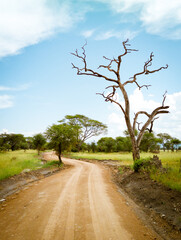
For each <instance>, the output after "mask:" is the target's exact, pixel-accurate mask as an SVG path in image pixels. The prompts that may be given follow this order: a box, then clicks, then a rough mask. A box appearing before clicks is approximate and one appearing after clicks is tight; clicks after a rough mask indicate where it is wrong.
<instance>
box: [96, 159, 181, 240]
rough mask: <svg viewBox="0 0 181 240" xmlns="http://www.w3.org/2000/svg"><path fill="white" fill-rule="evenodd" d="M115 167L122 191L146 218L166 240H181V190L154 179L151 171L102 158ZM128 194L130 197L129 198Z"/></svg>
mask: <svg viewBox="0 0 181 240" xmlns="http://www.w3.org/2000/svg"><path fill="white" fill-rule="evenodd" d="M99 163H101V164H103V165H104V166H106V167H108V168H109V169H110V170H111V174H112V179H113V181H114V182H115V183H116V184H117V186H118V189H119V191H120V192H121V193H122V194H123V195H124V197H125V198H126V199H127V201H128V202H129V199H131V200H132V201H131V204H132V206H133V207H134V209H135V212H136V213H137V214H138V216H139V217H140V218H141V219H142V220H143V221H146V222H148V224H149V225H150V226H151V227H152V228H153V229H154V230H155V231H156V232H157V233H158V234H160V235H161V236H162V237H163V239H166V240H180V239H181V192H178V191H174V190H172V189H170V188H168V187H165V186H163V185H162V184H159V183H157V182H155V181H153V180H151V179H150V178H149V176H148V174H143V173H142V174H141V173H134V172H133V171H132V170H131V169H130V168H129V167H122V173H121V174H120V171H119V168H120V165H119V162H116V161H110V160H109V161H106V160H105V161H99ZM127 197H128V198H127Z"/></svg>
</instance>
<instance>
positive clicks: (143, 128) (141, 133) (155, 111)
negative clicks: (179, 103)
mask: <svg viewBox="0 0 181 240" xmlns="http://www.w3.org/2000/svg"><path fill="white" fill-rule="evenodd" d="M168 108H169V106H161V107H157V108H156V109H155V110H153V112H152V113H151V114H150V117H149V118H148V120H147V121H146V123H145V124H144V125H143V127H142V129H141V131H140V134H139V136H138V138H137V144H138V146H139V144H140V142H141V139H142V136H143V134H144V131H145V130H146V129H147V127H148V126H149V125H150V124H151V122H152V121H153V119H154V117H155V116H156V115H158V114H163V113H169V111H167V110H165V109H168Z"/></svg>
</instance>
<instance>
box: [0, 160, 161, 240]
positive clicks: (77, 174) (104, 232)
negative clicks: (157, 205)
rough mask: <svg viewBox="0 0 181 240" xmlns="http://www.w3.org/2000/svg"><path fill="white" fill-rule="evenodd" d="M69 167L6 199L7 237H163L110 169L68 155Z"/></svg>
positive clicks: (3, 225) (0, 229)
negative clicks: (130, 200)
mask: <svg viewBox="0 0 181 240" xmlns="http://www.w3.org/2000/svg"><path fill="white" fill-rule="evenodd" d="M64 162H65V164H67V165H71V166H72V167H71V168H69V169H65V170H64V171H60V172H58V173H56V174H54V175H51V176H49V177H47V178H44V179H41V180H38V181H35V182H33V183H31V184H29V185H28V186H27V187H26V188H24V189H23V190H21V191H19V192H17V193H16V194H12V195H9V196H8V197H7V198H6V201H5V202H3V203H2V204H1V210H0V219H1V221H0V236H1V239H2V240H9V239H16V240H34V239H36V240H37V239H39V240H48V239H49V240H60V239H61V240H62V239H66V240H73V239H75V240H79V239H80V240H94V239H96V240H100V239H101V240H110V239H112V240H156V239H157V240H159V239H162V238H161V237H159V236H158V235H157V234H156V233H155V232H154V231H152V230H151V229H149V228H148V227H147V225H146V223H145V224H143V222H142V221H140V220H139V219H138V218H137V216H136V214H135V213H134V211H133V209H132V206H130V204H128V202H127V200H126V199H125V198H124V197H123V196H122V195H121V194H120V193H119V192H118V191H117V187H116V186H115V184H113V182H112V181H111V178H110V170H109V169H108V168H107V169H106V168H104V167H102V166H100V165H98V164H95V163H88V162H82V161H77V160H72V159H64Z"/></svg>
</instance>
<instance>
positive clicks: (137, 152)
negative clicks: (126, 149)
mask: <svg viewBox="0 0 181 240" xmlns="http://www.w3.org/2000/svg"><path fill="white" fill-rule="evenodd" d="M132 150H133V153H132V154H133V161H135V160H137V159H140V149H139V147H138V146H137V144H136V143H135V141H132Z"/></svg>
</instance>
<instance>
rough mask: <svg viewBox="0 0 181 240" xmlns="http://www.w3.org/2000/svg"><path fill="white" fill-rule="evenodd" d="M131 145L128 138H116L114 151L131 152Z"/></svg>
mask: <svg viewBox="0 0 181 240" xmlns="http://www.w3.org/2000/svg"><path fill="white" fill-rule="evenodd" d="M131 150H132V144H131V139H130V137H129V136H126V137H121V136H120V137H116V151H117V152H122V151H123V152H124V151H126V152H131Z"/></svg>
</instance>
